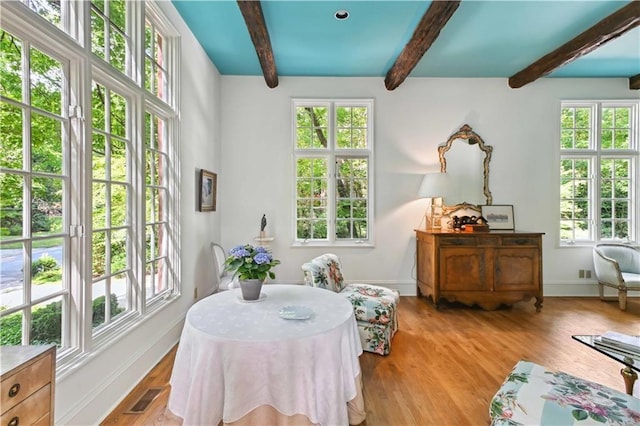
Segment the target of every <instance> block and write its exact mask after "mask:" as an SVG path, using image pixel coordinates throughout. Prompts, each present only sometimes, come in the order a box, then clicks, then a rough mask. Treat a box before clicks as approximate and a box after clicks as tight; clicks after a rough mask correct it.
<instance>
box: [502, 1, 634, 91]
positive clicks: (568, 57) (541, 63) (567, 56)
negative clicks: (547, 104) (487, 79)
mask: <svg viewBox="0 0 640 426" xmlns="http://www.w3.org/2000/svg"><path fill="white" fill-rule="evenodd" d="M638 25H640V1H638V0H634V1H632V2H631V3H629V4H628V5H626V6H624V7H622V8H620V9H618V11H616V12H614V13H612V14H611V15H609V16H607V17H606V18H604V19H603V20H601V21H600V22H598V23H597V24H595V25H594V26H592V27H591V28H589V29H588V30H586V31H584V32H583V33H582V34H580V35H578V36H577V37H575V38H573V39H571V40H570V41H568V42H567V43H565V44H563V45H562V46H560V47H559V48H557V49H556V50H554V51H553V52H551V53H548V54H546V55H545V56H543V57H542V58H540V59H538V60H537V61H535V62H534V63H532V64H531V65H529V66H528V67H526V68H525V69H523V70H522V71H520V72H518V73H516V74H514V75H513V76H511V77H510V78H509V86H510V87H511V88H513V89H517V88H519V87H522V86H524V85H526V84H529V83H531V82H532V81H535V80H537V79H539V78H540V77H543V76H545V75H547V74H549V73H551V72H552V71H554V70H555V69H557V68H559V67H561V66H563V65H566V64H568V63H569V62H571V61H573V60H575V59H578V58H579V57H581V56H583V55H586V54H587V53H589V52H591V51H593V50H595V49H597V48H598V47H600V46H602V45H603V44H605V43H607V42H609V41H611V40H613V39H615V38H617V37H620V36H621V35H622V34H624V33H626V32H627V31H629V30H632V29H634V28H635V27H637V26H638Z"/></svg>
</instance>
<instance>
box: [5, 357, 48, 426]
mask: <svg viewBox="0 0 640 426" xmlns="http://www.w3.org/2000/svg"><path fill="white" fill-rule="evenodd" d="M55 366H56V346H55V345H47V346H2V348H1V349H0V369H1V370H2V378H1V379H0V380H1V382H0V392H1V393H2V396H1V399H0V403H1V405H0V407H2V414H0V419H1V420H0V424H2V425H8V426H18V425H38V426H44V425H53V421H54V418H53V409H54V387H55V371H56V368H55Z"/></svg>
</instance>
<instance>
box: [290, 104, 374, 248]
mask: <svg viewBox="0 0 640 426" xmlns="http://www.w3.org/2000/svg"><path fill="white" fill-rule="evenodd" d="M372 109H373V103H372V101H348V100H340V101H329V102H327V101H317V102H315V101H304V100H297V101H294V118H295V121H294V123H295V124H294V126H295V128H294V156H295V170H296V180H295V191H296V201H295V239H296V241H298V242H304V243H307V242H310V241H316V242H322V243H329V244H331V243H335V242H338V243H339V242H363V241H370V239H371V223H372V220H371V217H372V212H371V209H370V208H369V206H370V205H371V196H372V192H371V191H370V189H371V188H370V187H371V175H372V173H371V165H372V162H371V158H372V149H371V146H372V139H371V138H372V131H371V129H372Z"/></svg>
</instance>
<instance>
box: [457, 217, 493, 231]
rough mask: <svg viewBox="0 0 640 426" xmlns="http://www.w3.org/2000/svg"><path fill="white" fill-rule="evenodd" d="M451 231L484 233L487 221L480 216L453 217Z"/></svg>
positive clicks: (487, 227)
mask: <svg viewBox="0 0 640 426" xmlns="http://www.w3.org/2000/svg"><path fill="white" fill-rule="evenodd" d="M452 220H453V230H454V231H457V232H461V231H462V232H486V231H488V230H489V225H487V220H486V219H485V218H484V217H482V216H462V217H458V216H453V218H452Z"/></svg>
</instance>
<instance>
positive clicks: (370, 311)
mask: <svg viewBox="0 0 640 426" xmlns="http://www.w3.org/2000/svg"><path fill="white" fill-rule="evenodd" d="M302 271H303V272H304V282H305V284H306V285H309V286H312V287H320V288H324V289H327V290H330V291H334V292H336V293H338V294H340V295H342V296H344V297H346V298H347V299H348V300H349V302H351V304H352V305H353V310H354V314H355V317H356V323H357V325H358V333H359V334H360V341H361V342H362V349H364V350H365V351H367V352H374V353H377V354H380V355H387V354H388V353H389V351H390V350H391V339H392V338H393V335H394V334H395V332H396V331H397V330H398V302H399V301H400V294H399V293H398V292H397V291H396V290H392V289H389V288H386V287H381V286H375V285H371V284H348V285H347V284H345V283H344V279H343V277H342V271H341V267H340V260H339V259H338V256H336V255H335V254H331V253H326V254H323V255H321V256H318V257H316V258H315V259H312V260H310V261H309V262H307V263H305V264H303V265H302Z"/></svg>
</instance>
